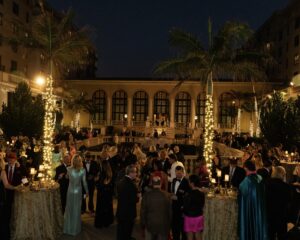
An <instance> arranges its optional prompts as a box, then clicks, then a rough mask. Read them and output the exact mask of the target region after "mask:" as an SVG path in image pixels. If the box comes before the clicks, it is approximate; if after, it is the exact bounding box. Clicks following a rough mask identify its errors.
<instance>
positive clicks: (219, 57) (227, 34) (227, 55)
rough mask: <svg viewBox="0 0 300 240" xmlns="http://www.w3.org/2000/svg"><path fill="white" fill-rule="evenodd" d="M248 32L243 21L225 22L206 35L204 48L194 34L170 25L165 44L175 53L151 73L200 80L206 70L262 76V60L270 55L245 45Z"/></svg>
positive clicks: (220, 75)
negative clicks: (208, 38) (167, 41)
mask: <svg viewBox="0 0 300 240" xmlns="http://www.w3.org/2000/svg"><path fill="white" fill-rule="evenodd" d="M252 33H253V32H252V30H251V29H250V27H249V26H248V25H247V24H243V23H239V22H226V23H225V24H224V25H223V26H222V27H221V28H220V30H219V31H218V32H217V33H216V34H215V35H214V36H210V39H212V40H210V44H209V47H208V48H205V47H204V45H203V44H202V43H201V41H200V40H199V38H198V37H197V36H196V35H194V34H192V33H188V32H185V31H183V30H181V29H172V30H171V31H170V33H169V44H170V46H171V47H172V48H173V49H174V50H175V57H173V58H170V59H168V60H165V61H162V62H160V63H159V64H158V65H157V66H156V68H155V73H157V74H163V75H167V76H172V77H175V78H176V79H179V80H185V79H200V80H202V81H204V82H206V80H207V78H208V75H209V74H210V73H213V79H218V78H231V79H233V80H239V81H240V80H251V78H254V79H259V80H265V79H266V74H265V69H264V64H262V63H263V62H266V59H268V58H270V56H269V55H267V54H265V53H263V52H259V51H250V50H249V49H247V48H245V46H246V45H247V42H248V41H250V39H251V38H252V36H253V34H252ZM209 34H211V33H210V32H209Z"/></svg>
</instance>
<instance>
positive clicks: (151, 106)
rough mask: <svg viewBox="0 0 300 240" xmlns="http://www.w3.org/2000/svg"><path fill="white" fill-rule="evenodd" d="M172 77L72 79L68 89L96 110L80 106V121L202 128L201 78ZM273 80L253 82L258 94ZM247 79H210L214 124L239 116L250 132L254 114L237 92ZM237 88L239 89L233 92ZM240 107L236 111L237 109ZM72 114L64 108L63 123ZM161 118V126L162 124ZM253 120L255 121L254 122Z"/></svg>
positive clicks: (225, 124)
mask: <svg viewBox="0 0 300 240" xmlns="http://www.w3.org/2000/svg"><path fill="white" fill-rule="evenodd" d="M177 84H178V82H176V81H172V80H143V79H141V80H137V79H135V80H134V79H133V80H128V79H127V80H118V79H109V80H84V81H79V80H72V81H68V86H69V88H72V89H76V90H77V91H78V93H85V94H87V99H89V100H90V101H91V102H92V104H93V106H94V110H95V112H93V113H88V112H86V111H84V109H82V110H81V111H80V126H81V127H88V128H89V127H90V126H91V123H92V125H93V127H94V128H102V127H103V126H114V127H115V128H119V129H120V128H122V127H124V126H126V127H130V128H137V129H142V130H143V128H147V127H148V128H149V127H152V128H153V127H156V126H157V127H160V128H164V127H165V128H168V129H171V130H174V131H173V133H176V131H175V130H176V129H177V130H178V131H179V130H180V129H181V130H183V131H184V130H186V129H199V131H200V132H201V130H202V129H203V127H204V116H205V88H204V84H201V83H200V82H199V81H187V82H184V83H183V84H182V85H181V86H180V87H176V85H177ZM276 86H277V85H276V83H266V82H264V83H254V88H255V89H256V94H257V96H263V95H265V94H267V93H269V92H271V91H272V90H273V88H274V87H275V88H276ZM252 91H253V86H252V84H251V83H249V82H214V93H213V101H214V119H215V129H219V130H221V131H236V129H237V125H238V118H240V119H239V122H240V131H241V132H249V128H250V122H251V121H252V122H254V113H253V112H247V111H245V110H244V109H243V108H242V105H243V103H244V102H245V101H249V102H252V104H253V101H254V99H253V98H248V99H241V98H240V97H238V95H242V94H247V93H248V94H249V93H252ZM237 93H239V94H237ZM238 109H241V114H240V116H239V114H238V112H239V110H238ZM75 115H76V114H75V113H74V112H71V111H70V110H67V109H65V111H64V124H65V125H72V124H73V123H74V121H75V120H74V118H75ZM162 123H163V125H162ZM254 124H255V122H254Z"/></svg>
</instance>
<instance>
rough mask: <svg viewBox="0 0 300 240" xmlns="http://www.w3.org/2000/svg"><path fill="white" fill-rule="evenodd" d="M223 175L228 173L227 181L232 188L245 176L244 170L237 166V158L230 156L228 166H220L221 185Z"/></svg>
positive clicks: (237, 186)
mask: <svg viewBox="0 0 300 240" xmlns="http://www.w3.org/2000/svg"><path fill="white" fill-rule="evenodd" d="M225 175H229V183H230V185H231V186H232V187H234V188H239V185H240V183H241V182H242V181H243V180H244V178H245V177H246V172H245V170H244V169H243V168H241V167H239V166H237V159H236V158H230V159H229V166H226V167H223V168H222V180H221V181H222V185H223V186H224V184H225V182H224V178H225Z"/></svg>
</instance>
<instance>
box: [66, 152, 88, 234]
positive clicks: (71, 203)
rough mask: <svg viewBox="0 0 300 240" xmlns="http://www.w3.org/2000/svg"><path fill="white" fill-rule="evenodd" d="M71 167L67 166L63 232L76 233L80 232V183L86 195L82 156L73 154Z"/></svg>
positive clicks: (86, 188)
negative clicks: (67, 186) (67, 180)
mask: <svg viewBox="0 0 300 240" xmlns="http://www.w3.org/2000/svg"><path fill="white" fill-rule="evenodd" d="M72 163H73V165H72V167H69V168H68V175H67V176H68V177H69V188H68V193H67V205H66V211H65V216H64V233H65V234H69V235H73V236H75V235H77V234H79V233H80V232H81V218H80V217H81V203H82V185H83V186H84V189H85V192H86V194H87V195H88V187H87V183H86V173H85V169H84V168H83V164H82V158H81V157H80V156H79V155H74V156H73V159H72Z"/></svg>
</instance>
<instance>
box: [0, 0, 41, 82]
mask: <svg viewBox="0 0 300 240" xmlns="http://www.w3.org/2000/svg"><path fill="white" fill-rule="evenodd" d="M35 6H36V1H34V0H18V1H17V0H1V1H0V39H1V40H0V70H1V71H4V72H7V73H13V74H17V75H19V76H23V77H32V76H34V74H37V73H38V72H39V71H40V67H41V59H40V53H39V51H37V50H29V49H26V48H24V47H22V46H19V45H18V44H17V43H16V42H14V41H13V36H15V35H17V33H18V31H20V25H19V24H18V23H20V22H21V23H22V24H24V25H25V26H29V25H30V23H31V21H32V18H33V16H34V10H35Z"/></svg>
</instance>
